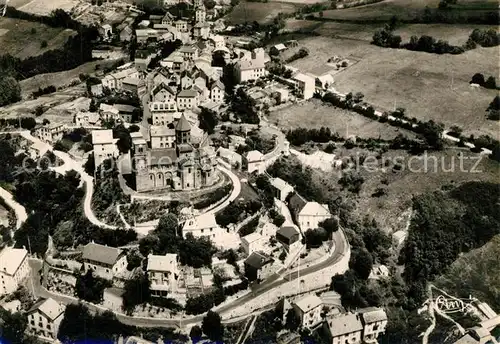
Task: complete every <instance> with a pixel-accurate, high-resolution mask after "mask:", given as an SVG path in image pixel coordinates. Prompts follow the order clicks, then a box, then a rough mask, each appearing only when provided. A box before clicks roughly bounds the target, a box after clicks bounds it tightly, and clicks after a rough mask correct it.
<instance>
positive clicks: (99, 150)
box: [94, 142, 118, 168]
mask: <svg viewBox="0 0 500 344" xmlns="http://www.w3.org/2000/svg"><path fill="white" fill-rule="evenodd" d="M116 156H118V148H117V147H116V145H115V144H114V142H113V143H106V144H96V145H94V163H95V167H96V168H97V166H99V165H101V164H102V162H103V161H104V160H106V159H110V158H113V157H116Z"/></svg>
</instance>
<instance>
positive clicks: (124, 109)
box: [114, 104, 137, 123]
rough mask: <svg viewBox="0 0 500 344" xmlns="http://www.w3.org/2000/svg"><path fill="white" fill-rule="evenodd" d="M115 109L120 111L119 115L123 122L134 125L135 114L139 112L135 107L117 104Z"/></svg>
mask: <svg viewBox="0 0 500 344" xmlns="http://www.w3.org/2000/svg"><path fill="white" fill-rule="evenodd" d="M114 107H115V109H117V110H118V115H119V116H120V119H121V120H122V121H123V122H127V123H132V117H133V113H134V111H136V110H137V108H136V107H135V106H132V105H128V104H115V105H114Z"/></svg>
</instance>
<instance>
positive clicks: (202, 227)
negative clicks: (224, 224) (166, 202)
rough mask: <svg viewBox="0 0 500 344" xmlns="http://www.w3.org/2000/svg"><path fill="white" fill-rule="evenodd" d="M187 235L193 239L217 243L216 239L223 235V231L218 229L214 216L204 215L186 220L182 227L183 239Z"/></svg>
mask: <svg viewBox="0 0 500 344" xmlns="http://www.w3.org/2000/svg"><path fill="white" fill-rule="evenodd" d="M187 233H191V234H192V235H193V236H194V237H205V238H207V239H210V240H212V241H217V237H219V236H221V235H224V233H225V230H224V229H222V228H220V227H219V225H218V224H217V222H216V221H215V215H214V214H211V213H205V214H202V215H199V216H196V217H191V218H190V219H187V220H186V222H185V223H184V226H183V227H182V235H183V236H184V237H185V236H186V234H187Z"/></svg>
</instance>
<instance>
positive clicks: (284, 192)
mask: <svg viewBox="0 0 500 344" xmlns="http://www.w3.org/2000/svg"><path fill="white" fill-rule="evenodd" d="M270 183H271V186H272V187H273V190H274V197H276V198H277V199H279V200H280V201H283V202H284V201H285V200H286V198H287V197H288V195H289V194H291V193H293V192H294V188H293V186H291V185H290V184H288V183H287V182H285V181H284V180H283V179H281V178H271V180H270Z"/></svg>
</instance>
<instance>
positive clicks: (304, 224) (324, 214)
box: [298, 202, 332, 232]
mask: <svg viewBox="0 0 500 344" xmlns="http://www.w3.org/2000/svg"><path fill="white" fill-rule="evenodd" d="M331 216H332V215H331V214H330V211H329V210H328V205H326V204H320V203H318V202H307V203H306V205H305V206H304V207H303V208H302V209H301V210H300V212H299V213H298V223H299V226H300V229H301V230H302V231H303V232H305V231H306V230H308V229H315V228H318V226H319V223H320V222H322V221H324V220H326V219H329V218H330V217H331Z"/></svg>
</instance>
